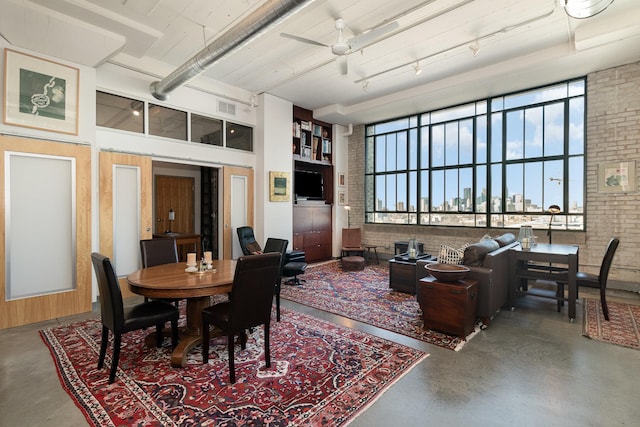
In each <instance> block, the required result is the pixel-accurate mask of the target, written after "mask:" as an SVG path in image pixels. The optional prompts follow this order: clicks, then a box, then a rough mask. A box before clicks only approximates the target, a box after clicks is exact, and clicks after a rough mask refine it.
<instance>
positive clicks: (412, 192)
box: [408, 172, 418, 212]
mask: <svg viewBox="0 0 640 427" xmlns="http://www.w3.org/2000/svg"><path fill="white" fill-rule="evenodd" d="M408 197H409V209H408V210H409V212H416V211H417V209H418V173H417V172H410V173H409V188H408Z"/></svg>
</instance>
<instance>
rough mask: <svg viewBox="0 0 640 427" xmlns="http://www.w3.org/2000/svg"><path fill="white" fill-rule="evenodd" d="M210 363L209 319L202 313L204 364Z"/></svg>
mask: <svg viewBox="0 0 640 427" xmlns="http://www.w3.org/2000/svg"><path fill="white" fill-rule="evenodd" d="M207 362H209V318H207V315H206V314H204V313H202V363H203V364H205V363H207Z"/></svg>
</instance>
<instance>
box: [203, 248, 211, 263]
mask: <svg viewBox="0 0 640 427" xmlns="http://www.w3.org/2000/svg"><path fill="white" fill-rule="evenodd" d="M204 262H206V263H207V264H211V251H205V252H204Z"/></svg>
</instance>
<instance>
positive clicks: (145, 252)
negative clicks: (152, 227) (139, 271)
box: [140, 238, 180, 307]
mask: <svg viewBox="0 0 640 427" xmlns="http://www.w3.org/2000/svg"><path fill="white" fill-rule="evenodd" d="M140 257H141V259H142V268H147V267H153V266H156V265H162V264H173V263H176V262H178V246H177V245H176V241H175V239H165V238H159V239H143V240H140ZM144 300H145V302H146V301H149V298H148V297H144ZM165 301H168V302H172V303H174V304H175V305H176V307H177V306H178V305H179V303H180V299H179V298H174V299H167V300H165Z"/></svg>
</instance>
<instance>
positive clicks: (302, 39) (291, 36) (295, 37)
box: [280, 33, 331, 47]
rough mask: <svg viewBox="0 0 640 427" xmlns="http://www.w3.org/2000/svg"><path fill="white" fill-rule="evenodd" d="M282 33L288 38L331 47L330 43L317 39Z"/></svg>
mask: <svg viewBox="0 0 640 427" xmlns="http://www.w3.org/2000/svg"><path fill="white" fill-rule="evenodd" d="M280 35H281V36H282V37H286V38H288V39H292V40H296V41H299V42H302V43H307V44H313V45H316V46H322V47H331V46H329V45H326V44H324V43H320V42H317V41H315V40H310V39H305V38H304V37H299V36H294V35H293V34H287V33H280Z"/></svg>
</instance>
